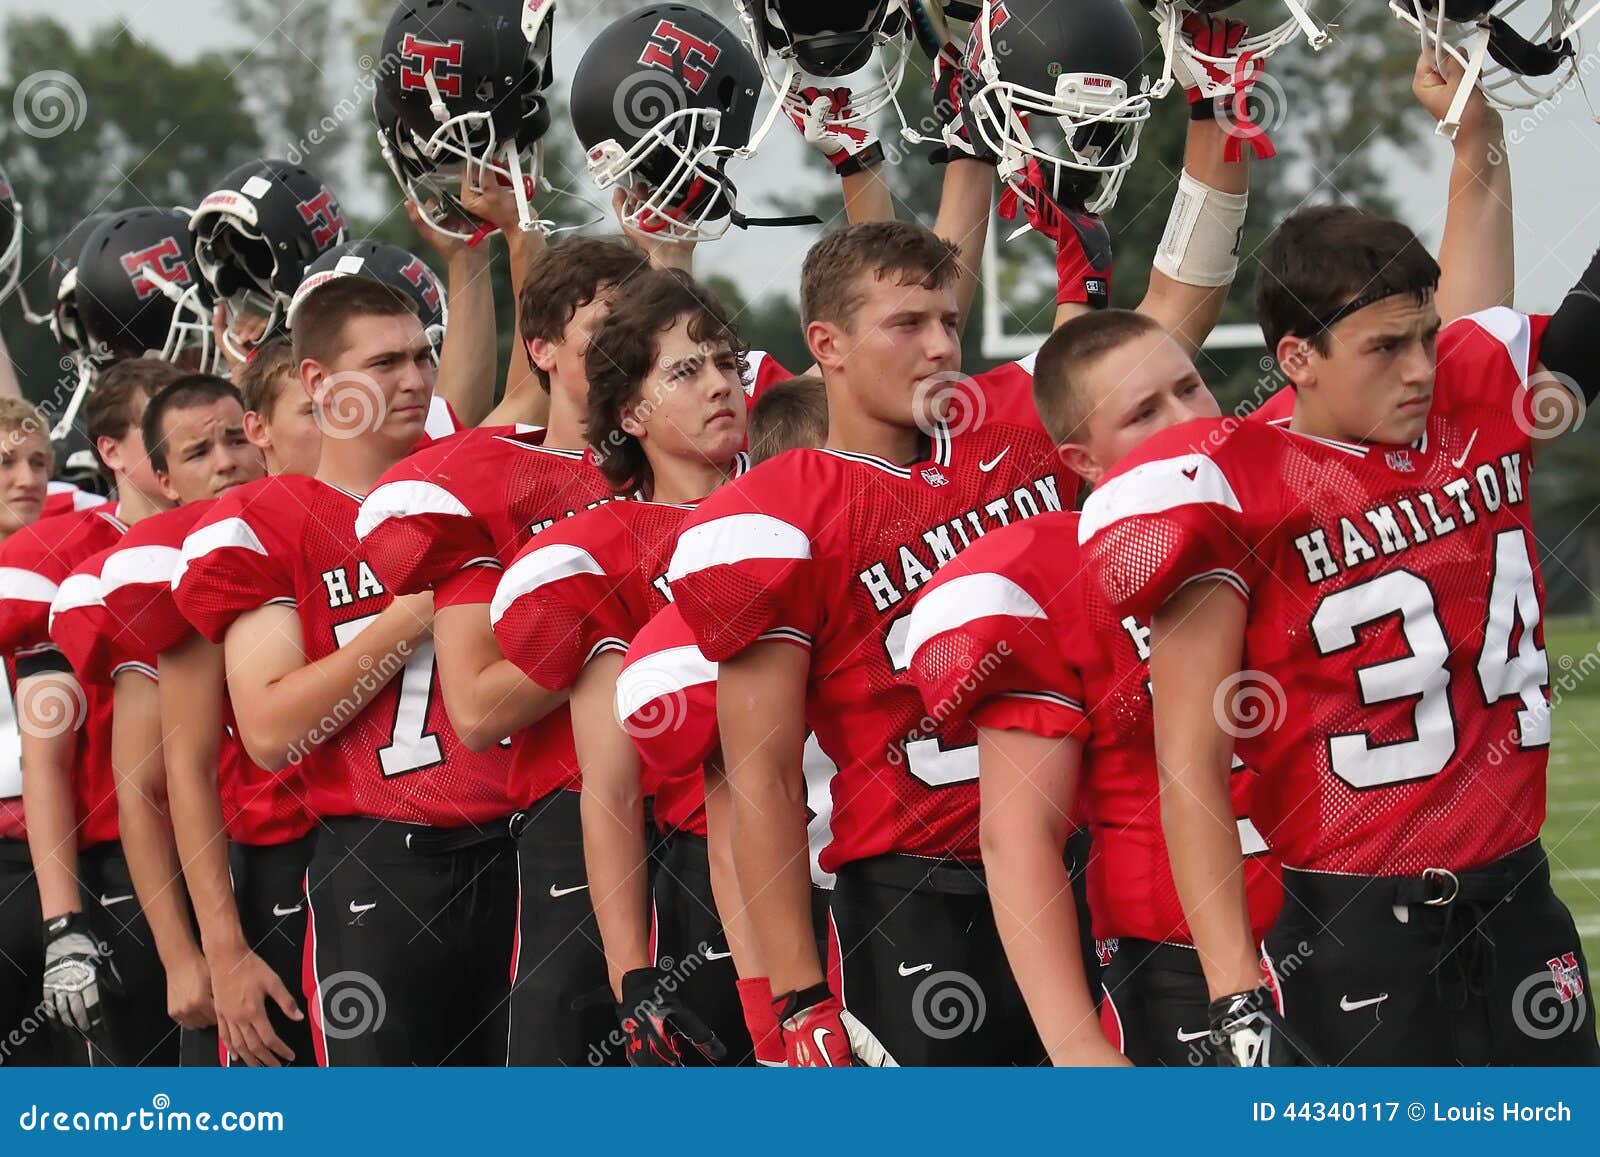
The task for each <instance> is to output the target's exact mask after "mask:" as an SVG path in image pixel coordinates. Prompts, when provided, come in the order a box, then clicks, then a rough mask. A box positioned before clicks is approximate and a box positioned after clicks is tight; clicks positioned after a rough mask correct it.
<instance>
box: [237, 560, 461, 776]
mask: <svg viewBox="0 0 1600 1157" xmlns="http://www.w3.org/2000/svg"><path fill="white" fill-rule="evenodd" d="M432 622H433V595H432V593H431V592H430V593H427V594H421V595H405V596H402V597H400V598H397V599H395V600H394V602H393V603H392V604H390V605H389V606H388V607H386V608H385V609H384V610H383V611H382V612H381V613H380V614H379V615H378V616H377V617H376V618H375V619H373V621H372V623H371V625H370V626H368V627H367V628H366V629H365V630H363V631H362V632H361V633H360V634H358V635H357V636H356V637H355V638H354V639H353V640H352V641H351V642H350V643H349V645H347V646H343V647H340V648H339V649H338V650H336V651H334V652H333V653H332V654H331V655H328V656H327V657H325V658H323V659H319V660H317V661H316V662H315V663H307V662H306V656H305V645H304V641H303V636H302V634H301V629H300V617H299V614H298V613H297V612H296V611H295V609H294V608H293V607H287V606H281V605H277V604H273V605H270V606H265V607H260V608H258V609H257V610H254V611H251V612H249V613H248V614H244V615H240V616H239V618H238V619H237V620H235V621H234V623H233V625H232V626H230V627H229V628H228V634H227V638H226V639H225V640H224V653H225V655H226V659H227V666H228V691H229V693H230V694H231V695H232V698H233V704H234V712H235V715H236V716H237V718H238V721H239V735H240V738H241V739H243V741H244V745H245V750H246V751H248V752H249V753H250V758H251V759H253V760H255V762H256V763H257V764H259V765H260V766H261V767H264V768H266V769H267V770H268V771H282V770H283V769H284V768H285V767H287V766H288V765H289V764H290V763H291V762H293V761H295V760H296V759H298V758H301V757H303V756H304V754H305V752H306V751H308V750H309V749H310V748H312V747H314V746H316V745H318V744H321V743H326V742H327V741H328V740H329V739H331V738H333V736H335V735H337V734H338V733H339V732H340V731H341V730H342V729H343V727H344V725H345V724H346V723H348V722H349V721H350V720H352V719H354V718H355V717H356V716H358V715H359V714H360V709H361V707H363V706H364V705H365V704H366V703H367V701H369V700H370V699H371V698H372V696H374V695H376V694H377V693H378V692H379V691H381V690H383V688H384V687H386V686H387V685H388V683H389V681H390V680H391V679H393V678H394V677H395V675H397V674H398V673H399V672H400V671H401V670H402V669H403V667H404V664H403V663H398V662H395V656H397V655H404V654H406V653H408V652H409V650H410V649H411V646H412V644H414V643H416V642H417V641H418V640H419V639H422V638H425V637H426V636H427V634H428V631H429V629H430V628H431V626H432ZM340 703H347V704H348V705H349V706H350V707H352V708H353V710H346V711H340V712H337V713H334V714H331V715H330V712H332V709H333V708H335V707H336V706H338V705H339V704H340ZM330 721H331V722H332V723H333V724H334V726H333V727H331V728H328V727H327V726H326V724H327V723H328V722H330Z"/></svg>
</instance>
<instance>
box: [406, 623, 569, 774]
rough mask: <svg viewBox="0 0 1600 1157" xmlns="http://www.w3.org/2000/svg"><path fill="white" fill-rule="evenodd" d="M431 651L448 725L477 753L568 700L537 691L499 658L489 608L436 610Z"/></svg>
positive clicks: (560, 694)
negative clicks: (437, 673) (442, 693)
mask: <svg viewBox="0 0 1600 1157" xmlns="http://www.w3.org/2000/svg"><path fill="white" fill-rule="evenodd" d="M433 650H434V662H435V663H436V664H437V665H438V668H439V684H440V687H441V688H442V690H443V691H444V708H445V711H446V712H447V713H448V714H449V716H450V726H452V727H454V728H455V729H456V734H457V735H459V736H461V742H463V743H465V744H466V745H467V746H468V747H469V748H471V749H472V750H473V751H487V750H488V749H489V748H491V747H493V746H494V745H495V744H496V743H499V742H500V741H501V740H502V739H504V738H505V737H506V736H507V735H511V734H513V733H515V732H517V731H521V730H522V729H523V728H524V727H531V726H533V725H534V724H535V723H537V722H539V720H541V719H543V718H544V717H545V716H546V715H548V714H550V712H552V711H554V710H555V709H556V708H557V707H560V706H561V704H563V703H565V702H566V701H567V692H566V691H549V690H546V689H545V688H543V687H541V686H539V684H537V683H535V682H534V681H533V680H532V679H530V678H528V677H527V676H526V675H524V674H523V673H522V672H521V671H519V670H518V669H517V667H516V665H515V664H514V663H511V662H510V661H508V660H507V659H506V657H505V656H504V655H502V654H501V653H500V645H499V644H498V643H496V642H495V638H494V630H493V629H492V628H491V627H490V625H489V605H488V604H487V603H463V604H460V605H458V606H452V607H444V608H443V609H441V610H440V611H438V612H437V614H436V617H435V620H434V625H433Z"/></svg>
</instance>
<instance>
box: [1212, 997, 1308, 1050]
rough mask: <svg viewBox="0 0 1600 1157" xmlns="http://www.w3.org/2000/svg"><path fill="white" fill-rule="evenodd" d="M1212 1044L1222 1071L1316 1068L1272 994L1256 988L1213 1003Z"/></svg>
mask: <svg viewBox="0 0 1600 1157" xmlns="http://www.w3.org/2000/svg"><path fill="white" fill-rule="evenodd" d="M1208 1011H1209V1014H1210V1018H1211V1043H1212V1045H1213V1046H1214V1047H1215V1048H1216V1054H1217V1064H1218V1065H1219V1066H1221V1067H1222V1068H1237V1069H1269V1068H1270V1069H1281V1068H1296V1067H1305V1066H1309V1065H1315V1064H1317V1063H1318V1062H1317V1061H1316V1060H1315V1059H1314V1058H1313V1057H1312V1056H1311V1054H1310V1053H1309V1052H1308V1051H1307V1050H1306V1048H1305V1046H1304V1045H1302V1044H1301V1043H1300V1042H1299V1041H1298V1040H1296V1039H1295V1037H1294V1035H1293V1034H1292V1033H1291V1032H1290V1031H1289V1027H1288V1026H1287V1025H1286V1024H1285V1023H1284V1021H1283V1016H1282V1015H1281V1014H1280V1013H1279V1012H1278V1006H1277V1005H1276V1004H1274V1003H1273V1001H1272V994H1271V993H1270V992H1268V991H1267V990H1266V989H1265V988H1252V989H1249V990H1247V991H1245V992H1236V993H1234V994H1233V995H1232V996H1224V997H1222V998H1221V999H1219V1000H1213V1001H1212V1002H1211V1007H1210V1009H1209V1010H1208Z"/></svg>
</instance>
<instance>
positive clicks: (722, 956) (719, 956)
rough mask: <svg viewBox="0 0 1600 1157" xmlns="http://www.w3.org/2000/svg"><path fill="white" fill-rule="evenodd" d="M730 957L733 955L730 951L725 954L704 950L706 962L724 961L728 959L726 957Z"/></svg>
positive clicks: (708, 949)
mask: <svg viewBox="0 0 1600 1157" xmlns="http://www.w3.org/2000/svg"><path fill="white" fill-rule="evenodd" d="M732 955H733V952H732V950H729V951H727V952H717V951H714V950H713V949H710V948H707V949H706V959H707V960H726V959H728V957H730V956H732Z"/></svg>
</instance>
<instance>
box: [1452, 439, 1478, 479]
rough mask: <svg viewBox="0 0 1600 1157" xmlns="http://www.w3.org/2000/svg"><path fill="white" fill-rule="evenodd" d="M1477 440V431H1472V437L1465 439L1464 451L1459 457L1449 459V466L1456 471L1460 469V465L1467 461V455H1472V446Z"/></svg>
mask: <svg viewBox="0 0 1600 1157" xmlns="http://www.w3.org/2000/svg"><path fill="white" fill-rule="evenodd" d="M1477 440H1478V431H1476V430H1474V431H1472V437H1470V438H1468V439H1467V448H1466V449H1465V450H1463V451H1461V457H1459V458H1452V459H1450V465H1451V466H1453V467H1455V469H1457V470H1459V469H1461V467H1462V465H1463V464H1464V463H1465V462H1466V460H1467V455H1468V454H1470V453H1472V444H1473V443H1474V442H1476V441H1477Z"/></svg>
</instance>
